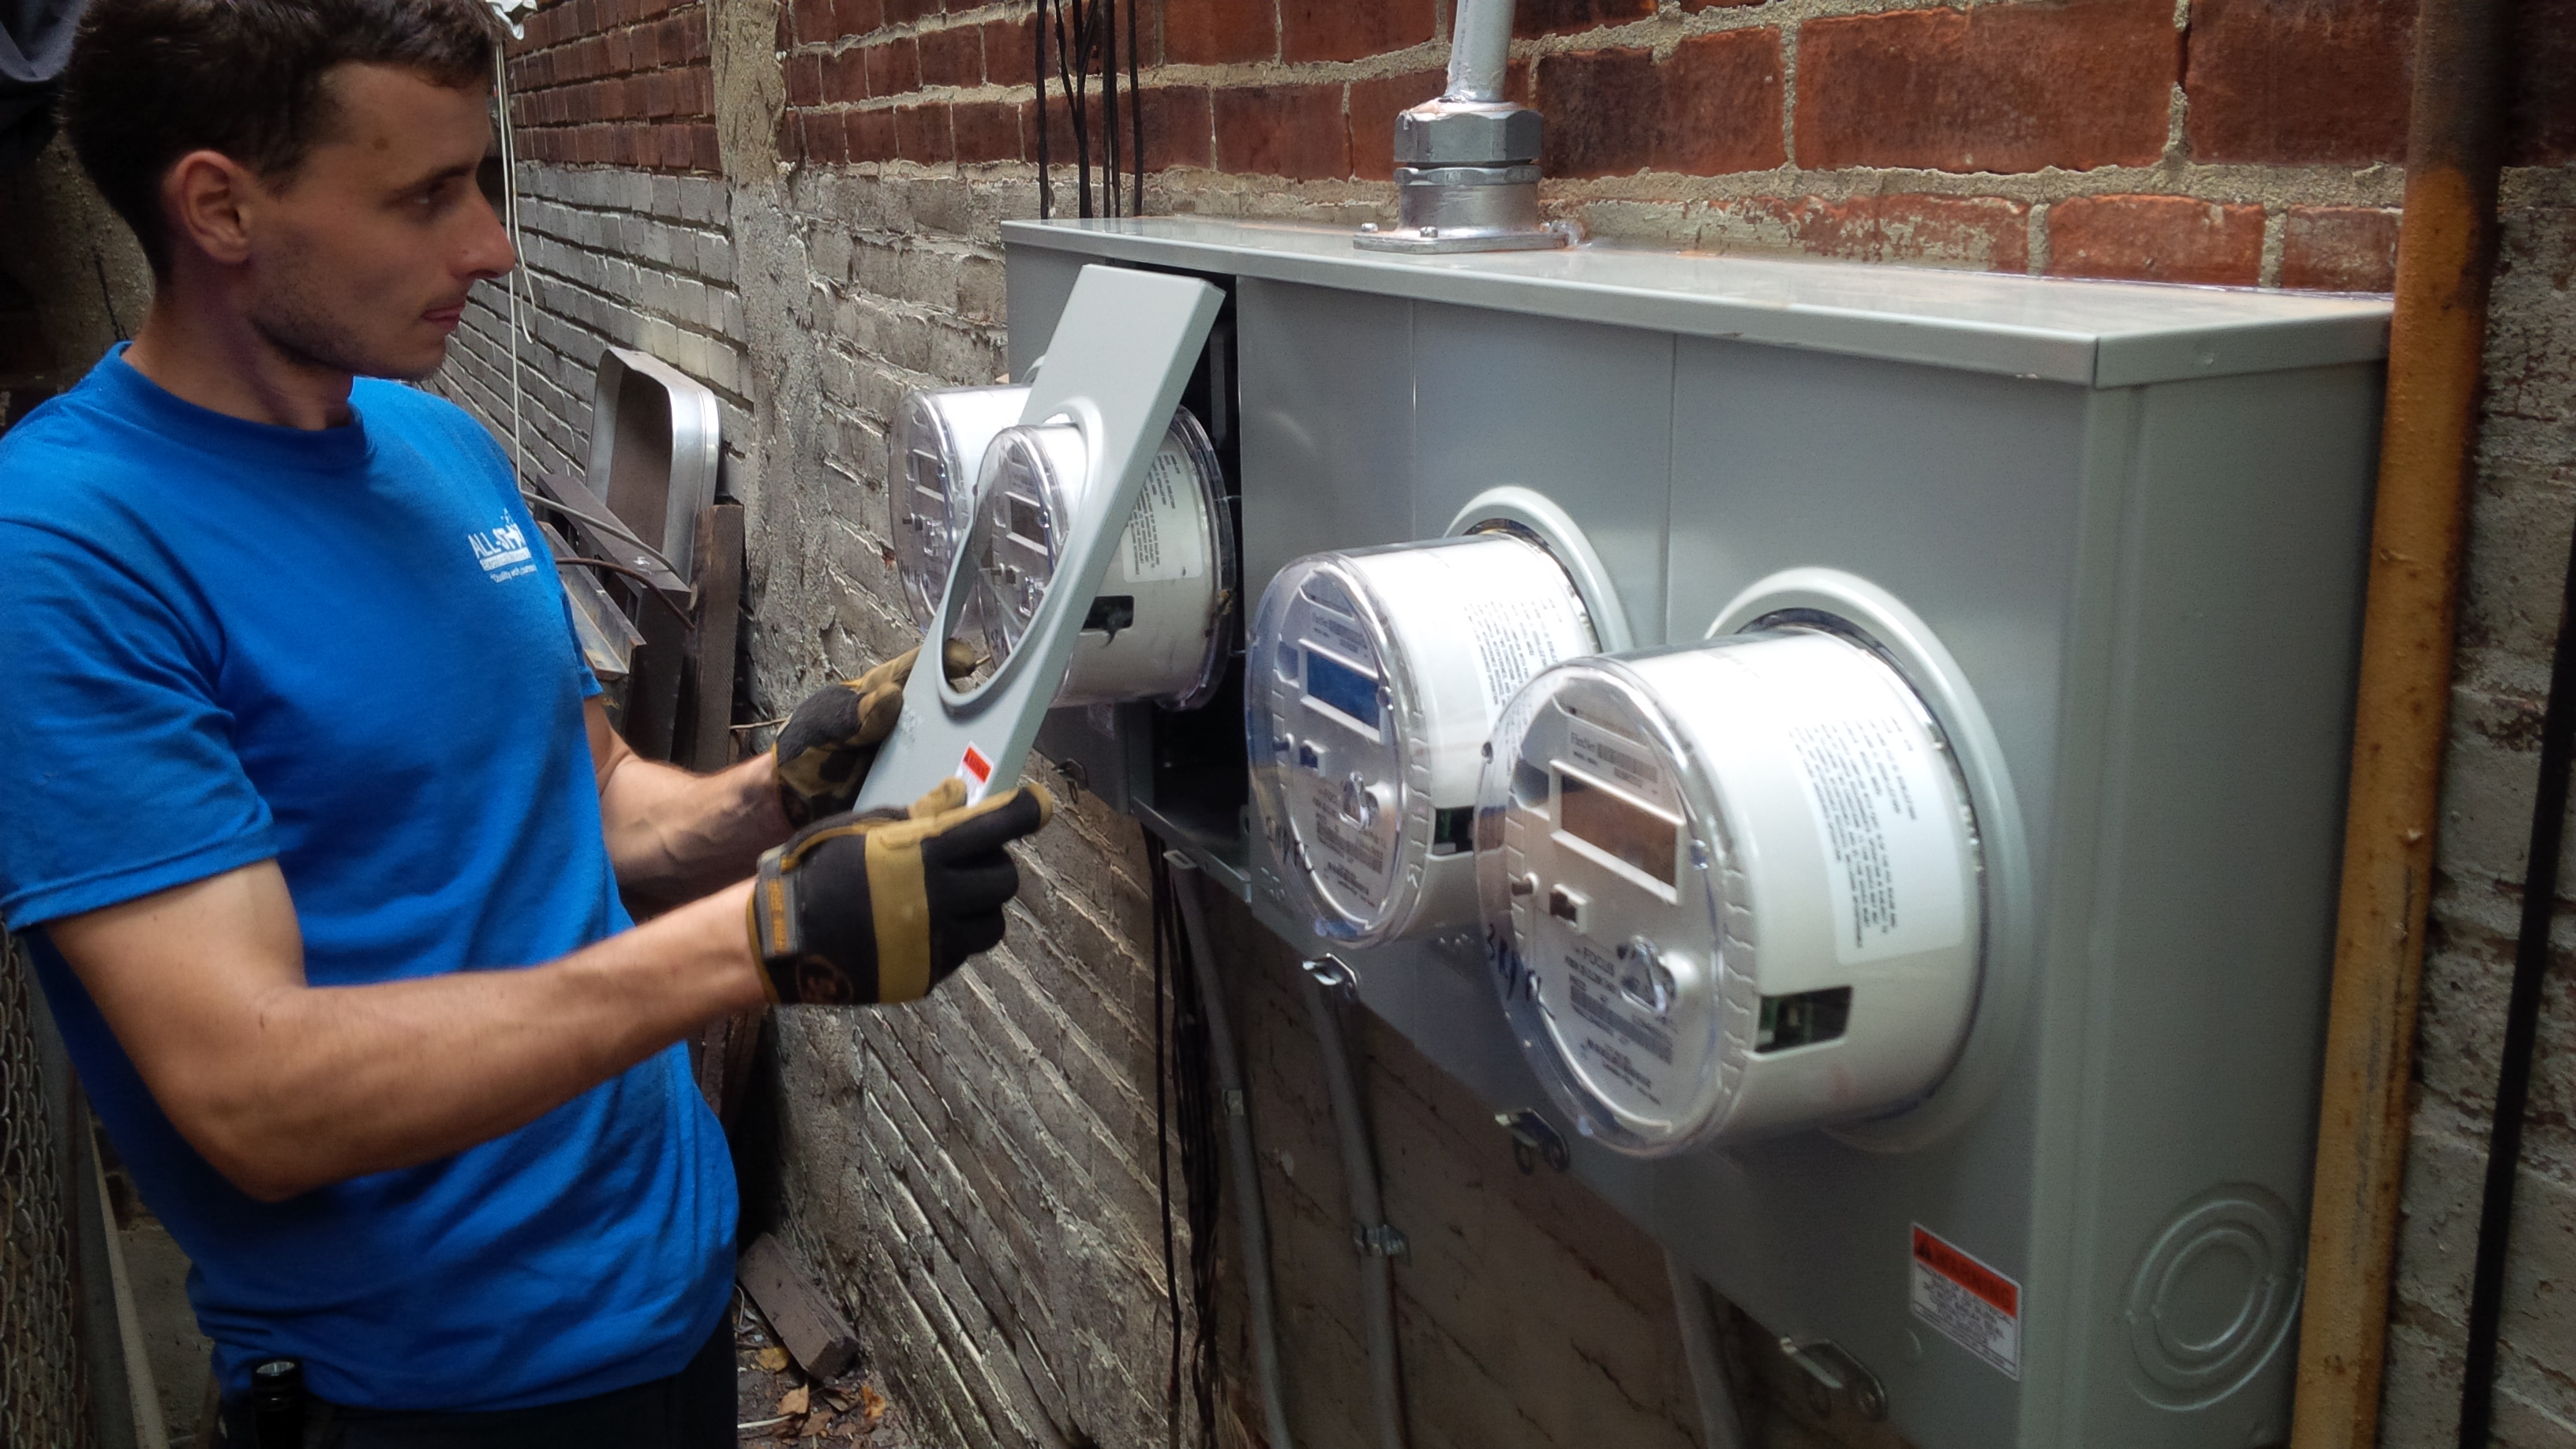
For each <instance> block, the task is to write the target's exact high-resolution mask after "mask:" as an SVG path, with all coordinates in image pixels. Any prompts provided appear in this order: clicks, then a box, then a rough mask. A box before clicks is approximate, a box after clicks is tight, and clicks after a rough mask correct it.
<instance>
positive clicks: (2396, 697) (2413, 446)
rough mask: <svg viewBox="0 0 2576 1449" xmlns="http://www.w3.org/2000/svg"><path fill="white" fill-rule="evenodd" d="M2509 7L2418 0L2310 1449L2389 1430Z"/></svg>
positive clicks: (2347, 863) (2319, 1202) (2312, 1350)
mask: <svg viewBox="0 0 2576 1449" xmlns="http://www.w3.org/2000/svg"><path fill="white" fill-rule="evenodd" d="M2509 15H2510V0H2422V6H2421V9H2420V10H2419V12H2418V15H2417V20H2416V26H2415V93H2414V101H2413V110H2412V112H2411V114H2410V117H2409V121H2408V135H2407V145H2406V204H2405V212H2404V216H2403V218H2402V220H2401V221H2400V222H2399V225H2398V251H2397V299H2396V302H2397V305H2396V314H2395V318H2394V320H2393V322H2392V324H2391V327H2390V332H2389V343H2388V402H2387V408H2386V412H2385V414H2384V416H2383V421H2382V426H2381V434H2380V454H2379V494H2378V500H2377V503H2376V507H2375V513H2374V516H2373V518H2372V521H2371V561H2370V581H2369V586H2368V592H2367V595H2366V598H2365V601H2364V606H2363V614H2362V645H2361V672H2360V682H2359V687H2358V690H2357V692H2356V698H2355V706H2354V715H2353V741H2352V783H2351V792H2350V796H2349V800H2348V804H2347V807H2346V813H2345V820H2344V862H2343V894H2342V903H2341V906H2340V918H2339V919H2338V921H2337V922H2336V930H2335V963H2334V984H2333V989H2332V993H2331V996H2330V998H2329V1003H2328V1007H2327V1020H2326V1062H2325V1074H2324V1079H2323V1082H2322V1090H2321V1092H2320V1101H2319V1116H2318V1123H2317V1170H2316V1187H2315V1193H2314V1206H2313V1207H2312V1209H2311V1211H2310V1217H2309V1227H2308V1263H2307V1301H2306V1304H2305V1307H2304V1311H2303V1313H2302V1315H2301V1327H2300V1333H2299V1389H2298V1405H2297V1409H2296V1412H2295V1414H2294V1416H2293V1418H2292V1421H2291V1429H2290V1442H2291V1444H2292V1446H2293V1449H2367V1446H2369V1445H2371V1444H2373V1443H2375V1442H2376V1441H2377V1438H2378V1419H2379V1388H2380V1371H2381V1368H2382V1360H2383V1356H2384V1353H2385V1345H2386V1341H2387V1331H2388V1287H2389V1274H2390V1267H2391V1263H2392V1260H2393V1257H2394V1254H2395V1247H2396V1234H2397V1201H2398V1189H2399V1185H2400V1181H2401V1178H2402V1176H2403V1174H2404V1171H2405V1166H2406V1138H2407V1097H2406V1093H2407V1084H2408V1081H2409V1079H2410V1078H2411V1076H2412V1074H2413V1070H2414V1052H2415V1011H2416V1000H2417V990H2418V986H2419V983H2420V978H2421V975H2422V971H2423V965H2424V926H2425V913H2426V909H2427V907H2428V906H2429V904H2430V902H2431V899H2432V894H2433V832H2434V826H2435V823H2436V820H2437V816H2436V813H2435V812H2436V808H2437V805H2438V803H2439V793H2440V784H2441V763H2442V743H2443V735H2444V732H2445V727H2446V726H2447V724H2448V706H2449V702H2450V684H2451V635H2452V626H2453V621H2454V617H2455V614H2456V612H2457V608H2458V598H2459V576H2460V554H2461V537H2462V533H2463V530H2464V520H2463V517H2462V504H2463V502H2464V500H2465V499H2466V497H2467V492H2468V480H2469V475H2470V470H2471V468H2472V466H2473V464H2474V451H2473V450H2474V448H2475V446H2476V442H2477V398H2478V385H2479V373H2480V363H2481V359H2482V356H2483V353H2484V349H2485V343H2486V330H2487V329H2486V322H2487V289H2488V283H2489V279H2490V276H2491V274H2492V272H2493V269H2494V259H2495V245H2496V236H2495V227H2496V219H2495V212H2496V181H2497V173H2498V171H2499V170H2500V169H2501V166H2502V159H2503V143H2504V125H2503V122H2504V109H2505V90H2504V61H2505V50H2504V45H2505V27H2506V22H2507V19H2508V17H2509Z"/></svg>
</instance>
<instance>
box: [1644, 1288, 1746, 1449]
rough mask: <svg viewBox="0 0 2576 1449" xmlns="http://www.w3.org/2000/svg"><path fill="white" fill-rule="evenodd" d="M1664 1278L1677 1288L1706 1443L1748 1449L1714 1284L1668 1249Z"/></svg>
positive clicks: (1677, 1310) (1676, 1306)
mask: <svg viewBox="0 0 2576 1449" xmlns="http://www.w3.org/2000/svg"><path fill="white" fill-rule="evenodd" d="M1664 1277H1665V1278H1666V1279H1667V1280H1669V1281H1670V1282H1671V1283H1672V1285H1673V1314H1674V1316H1675V1317H1676V1318H1678V1319H1679V1320H1680V1322H1681V1330H1682V1362H1683V1363H1685V1364H1687V1365H1689V1367H1690V1376H1691V1392H1693V1393H1694V1394H1696V1395H1698V1397H1699V1423H1700V1438H1701V1440H1702V1441H1703V1443H1704V1444H1705V1445H1706V1449H1745V1445H1746V1444H1747V1443H1749V1442H1750V1441H1748V1440H1747V1439H1746V1438H1745V1437H1744V1415H1743V1414H1742V1412H1741V1411H1739V1410H1738V1409H1737V1407H1736V1402H1735V1381H1734V1380H1733V1379H1732V1378H1731V1377H1729V1376H1728V1374H1727V1372H1726V1360H1725V1358H1724V1357H1722V1356H1721V1355H1720V1354H1719V1352H1718V1347H1717V1305H1716V1304H1714V1303H1712V1302H1710V1301H1709V1296H1708V1285H1707V1284H1706V1283H1703V1282H1701V1281H1700V1276H1699V1273H1698V1271H1697V1270H1695V1269H1693V1268H1692V1267H1691V1265H1690V1264H1688V1263H1685V1262H1683V1261H1682V1259H1681V1255H1680V1254H1679V1253H1676V1252H1674V1251H1673V1250H1672V1249H1670V1248H1666V1249H1665V1250H1664Z"/></svg>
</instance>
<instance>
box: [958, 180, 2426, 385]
mask: <svg viewBox="0 0 2576 1449" xmlns="http://www.w3.org/2000/svg"><path fill="white" fill-rule="evenodd" d="M1002 238H1003V240H1004V241H1005V242H1007V243H1009V244H1011V245H1014V246H1028V247H1046V248H1051V249H1056V250H1063V251H1074V252H1081V253H1085V254H1089V255H1093V256H1103V257H1114V258H1118V259H1120V260H1124V261H1137V262H1148V263H1153V264H1157V265H1163V266H1177V267H1187V268H1190V269H1192V270H1197V271H1208V272H1230V273H1234V274H1236V275H1239V276H1244V277H1262V278H1270V279H1275V280H1279V281H1288V282H1303V283H1308V284H1311V285H1316V286H1326V287H1337V288H1342V289H1345V290H1349V291H1356V292H1374V293H1379V294H1382V295H1387V296H1394V297H1408V298H1415V299H1420V300H1425V301H1435V302H1451V303H1457V304H1461V305H1465V306H1472V307H1487V308H1494V309H1497V310H1501V311H1508V312H1527V313H1534V314H1538V315H1542V316H1551V317H1566V318H1572V319H1575V320H1578V321H1585V322H1609V323H1616V324H1619V325H1623V326H1630V327H1640V328H1644V329H1647V330H1649V331H1655V332H1669V333H1678V334H1681V335H1684V336H1700V337H1724V338H1731V339H1736V340H1741V341H1746V342H1767V343H1775V344H1779V345H1783V346H1789V347H1801V348H1811V349H1815V350H1817V351H1823V352H1838V353H1844V354H1848V355H1852V356H1860V357H1879V358H1886V359H1890V360H1893V361H1902V362H1920V363H1928V364H1932V365H1935V366H1941V367H1957V368H1965V369H1968V370H1970V371H1975V372H1993V373H2005V374H2009V375H2012V376H2018V377H2030V378H2039V379H2044V380H2047V381H2052V382H2072V383H2078V384H2081V385H2083V386H2087V387H2126V386H2132V385H2136V384H2140V383H2149V382H2164V381H2171V380H2175V379H2179V378H2187V377H2221V376H2227V375H2230V374H2236V373H2248V372H2269V371H2274V370H2278V369H2283V368H2293V367H2320V366H2327V365H2331V364H2335V363H2343V362H2370V361H2376V360H2378V359H2380V358H2382V357H2385V356H2386V355H2387V352H2388V315H2389V303H2388V300H2387V299H2386V298H2384V297H2360V296H2318V295H2303V294H2291V293H2281V292H2256V291H2250V290H2236V289H2226V288H2216V287H2177V286H2164V285H2158V284H2153V283H2144V282H2100V281H2080V280H2074V279H2063V278H2053V277H2016V276H2003V275H1996V274H1992V273H1983V272H1946V271H1935V270H1931V269H1925V268H1903V267H1874V266H1861V265H1857V264H1852V263H1840V262H1815V261H1791V260H1784V259H1777V258H1769V257H1737V256H1705V255H1688V254H1674V253H1663V252H1644V251H1625V250H1621V249H1619V248H1616V247H1610V246H1603V245H1600V244H1597V243H1596V244H1592V245H1588V246H1582V247H1575V248H1570V249H1567V250H1564V251H1549V252H1496V253H1488V254H1485V255H1481V256H1441V257H1412V256H1404V255H1400V254H1395V253H1386V252H1359V251H1355V250H1354V249H1353V248H1352V246H1351V244H1350V233H1349V232H1347V231H1344V230H1342V229H1339V228H1324V227H1307V226H1293V225H1288V224H1284V223H1274V222H1236V221H1219V220H1214V219H1206V218H1198V217H1147V218H1129V219H1120V220H1114V221H1110V220H1090V221H1074V220H1061V221H1046V222H1033V221H1013V222H1005V223H1003V225H1002Z"/></svg>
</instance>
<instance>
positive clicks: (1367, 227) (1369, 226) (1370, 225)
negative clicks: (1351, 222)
mask: <svg viewBox="0 0 2576 1449" xmlns="http://www.w3.org/2000/svg"><path fill="white" fill-rule="evenodd" d="M1360 230H1362V231H1364V232H1370V233H1374V232H1376V230H1377V223H1376V222H1373V221H1364V222H1361V223H1360Z"/></svg>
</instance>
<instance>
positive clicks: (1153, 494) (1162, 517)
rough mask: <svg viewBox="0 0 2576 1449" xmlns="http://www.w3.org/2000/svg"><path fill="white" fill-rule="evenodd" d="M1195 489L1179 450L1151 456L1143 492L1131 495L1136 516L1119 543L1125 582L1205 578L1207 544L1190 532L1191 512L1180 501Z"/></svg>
mask: <svg viewBox="0 0 2576 1449" xmlns="http://www.w3.org/2000/svg"><path fill="white" fill-rule="evenodd" d="M1197 488H1198V481H1197V480H1196V479H1195V478H1193V477H1191V476H1190V461H1189V458H1188V456H1187V455H1185V454H1183V453H1182V452H1181V451H1180V450H1179V449H1178V448H1173V447H1168V446H1167V447H1165V448H1164V449H1163V450H1162V451H1161V452H1159V453H1156V454H1155V455H1154V463H1153V466H1152V467H1151V468H1148V469H1147V470H1146V471H1145V486H1144V488H1143V489H1142V490H1141V491H1139V492H1138V493H1137V495H1136V511H1135V512H1134V513H1132V514H1130V515H1128V518H1127V531H1126V532H1125V533H1123V534H1120V535H1119V537H1118V562H1119V566H1120V567H1121V568H1123V569H1125V570H1126V573H1127V577H1128V578H1129V579H1130V580H1132V581H1134V582H1136V583H1140V584H1142V583H1152V582H1155V581H1157V580H1161V579H1194V578H1197V577H1198V576H1199V575H1201V574H1203V573H1206V572H1207V548H1206V543H1207V540H1206V537H1205V536H1204V535H1203V534H1201V533H1200V531H1199V530H1198V529H1197V528H1196V527H1194V526H1193V525H1195V524H1196V523H1197V521H1198V520H1197V518H1196V516H1195V510H1193V509H1191V508H1190V507H1189V505H1188V503H1187V502H1185V501H1184V499H1185V498H1190V496H1191V494H1195V493H1196V491H1197ZM1184 489H1188V490H1190V493H1189V494H1185V493H1184V492H1183V491H1182V490H1184ZM1193 501H1194V500H1193Z"/></svg>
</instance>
